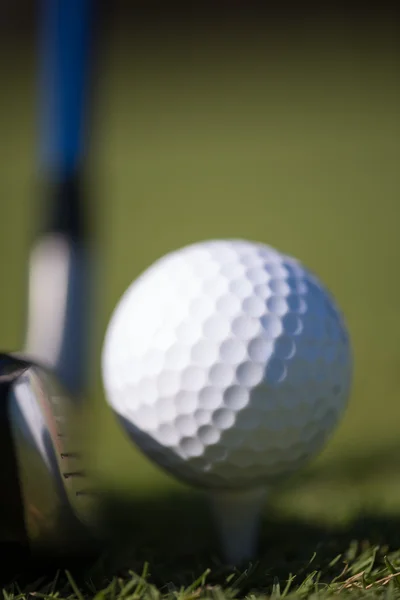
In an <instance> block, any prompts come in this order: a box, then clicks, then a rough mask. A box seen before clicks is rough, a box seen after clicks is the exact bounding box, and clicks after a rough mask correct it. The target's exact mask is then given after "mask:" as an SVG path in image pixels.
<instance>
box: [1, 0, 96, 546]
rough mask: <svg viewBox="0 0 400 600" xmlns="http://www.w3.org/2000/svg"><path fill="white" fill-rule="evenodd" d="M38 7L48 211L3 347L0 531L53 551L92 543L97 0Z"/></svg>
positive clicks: (45, 0) (44, 2)
mask: <svg viewBox="0 0 400 600" xmlns="http://www.w3.org/2000/svg"><path fill="white" fill-rule="evenodd" d="M39 8H40V12H39V74H40V78H39V108H40V119H39V156H40V164H39V167H40V171H39V173H40V181H41V183H42V184H43V187H44V194H43V195H44V198H45V200H46V202H45V206H44V210H43V211H42V212H43V213H44V214H45V216H46V219H45V222H44V223H43V227H42V230H41V231H40V234H39V236H38V238H36V239H35V242H34V244H33V247H32V251H31V254H30V262H29V284H28V320H27V335H26V341H25V348H24V351H23V353H21V354H18V355H17V354H15V355H10V354H0V411H1V412H0V417H1V418H0V426H1V429H2V431H3V435H2V444H1V445H2V452H1V457H2V462H3V463H4V465H3V467H2V468H3V471H5V472H6V474H7V477H6V485H5V488H4V489H5V490H6V492H5V493H4V494H3V497H2V500H1V502H2V504H3V507H2V508H3V510H2V521H3V522H4V527H3V525H2V529H3V531H2V535H1V539H2V540H5V541H12V542H17V543H20V544H21V547H27V548H29V551H33V552H34V553H39V554H43V553H47V554H50V555H52V556H54V555H57V554H62V555H64V554H69V553H70V552H73V553H74V554H77V553H79V552H86V549H87V548H89V547H90V548H91V547H92V545H93V539H92V536H91V534H90V533H89V529H88V528H87V527H86V517H85V515H90V516H91V517H92V518H93V519H94V518H95V512H96V511H95V508H94V506H93V502H94V497H93V496H92V495H91V494H90V493H89V492H90V490H89V489H88V488H89V486H88V484H87V480H86V475H85V473H86V469H85V461H84V458H83V455H82V443H81V442H82V436H81V435H80V434H79V429H80V428H81V429H82V419H81V417H82V408H83V402H84V401H83V398H84V395H85V392H86V391H87V389H86V388H87V380H88V372H89V339H90V326H91V319H90V315H91V314H92V312H93V308H92V299H93V296H92V293H91V292H92V286H93V281H92V266H91V249H90V247H89V246H90V242H89V237H90V236H89V231H88V230H89V228H88V222H87V215H86V208H87V207H86V203H85V200H86V197H85V192H84V175H85V173H84V171H85V166H86V148H85V144H86V138H87V135H86V129H87V127H86V121H87V118H86V112H87V107H88V104H89V96H90V87H91V77H90V69H91V63H92V49H93V31H94V29H95V21H96V19H95V16H96V15H95V13H96V11H95V10H94V6H93V2H92V1H91V0H41V3H40V5H39ZM88 505H90V510H87V509H86V508H85V507H87V506H88ZM3 517H4V518H3Z"/></svg>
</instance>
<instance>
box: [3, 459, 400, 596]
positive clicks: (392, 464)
mask: <svg viewBox="0 0 400 600" xmlns="http://www.w3.org/2000/svg"><path fill="white" fill-rule="evenodd" d="M398 456H399V452H398V449H397V448H388V449H386V451H385V452H384V451H382V452H381V453H374V454H373V455H371V456H370V457H369V456H365V455H364V456H362V457H361V456H360V457H357V456H355V457H353V458H352V459H348V458H347V459H346V460H343V461H340V462H337V463H333V464H332V465H329V466H322V467H321V468H318V469H317V468H316V469H314V470H312V471H310V472H308V473H305V474H303V476H302V477H300V478H298V480H297V481H296V482H294V481H292V483H291V484H289V486H287V487H286V493H287V492H288V490H289V493H290V489H294V488H295V487H296V486H298V485H301V483H302V482H304V483H306V485H307V486H309V485H311V487H312V483H313V482H315V484H317V483H319V482H331V483H333V484H335V483H337V484H340V483H343V482H344V483H346V482H353V483H354V485H355V486H357V484H358V483H362V482H365V481H368V480H369V479H370V478H373V477H375V475H376V471H377V470H379V471H382V469H385V470H387V471H388V472H389V473H390V472H392V473H393V472H394V471H395V470H397V468H398V467H399V466H400V465H399V462H400V461H399V460H398V458H397V457H398ZM296 479H297V478H296ZM343 501H344V502H346V495H344V498H343ZM103 509H104V516H105V519H106V521H107V523H108V530H109V531H110V532H112V537H113V543H112V545H110V546H109V547H108V548H107V550H106V551H105V552H104V551H103V552H102V554H101V556H100V558H99V557H96V558H95V559H94V558H93V557H89V558H88V560H87V561H86V562H85V561H82V560H80V561H79V564H76V563H75V562H74V561H72V562H69V563H68V562H66V563H60V564H54V563H53V564H52V563H51V562H50V563H49V564H48V566H47V567H45V566H44V564H43V563H40V564H38V563H36V564H35V563H33V562H32V561H30V560H29V559H27V558H26V557H22V556H21V555H18V549H16V548H13V549H12V552H14V555H12V552H11V551H10V552H8V551H7V549H5V550H4V551H2V550H1V547H0V551H1V556H4V557H5V556H7V555H6V554H5V552H8V558H9V559H10V560H9V561H6V560H5V559H3V560H2V562H1V563H0V570H1V571H2V576H1V583H2V584H3V585H4V584H6V582H10V581H11V580H14V582H15V581H17V582H18V583H19V585H20V587H22V588H24V587H25V586H26V585H27V583H28V582H34V581H36V580H37V579H39V578H41V580H42V581H45V580H51V579H53V578H54V574H55V572H56V570H57V569H62V570H63V569H65V568H68V569H70V570H71V572H72V573H73V575H74V578H75V579H76V581H77V583H78V585H81V586H82V587H83V588H84V589H85V590H86V592H85V593H87V594H89V595H93V596H94V592H93V589H92V592H93V594H91V592H90V591H89V590H88V588H87V581H88V580H89V581H90V582H91V585H94V586H95V587H96V588H97V589H102V588H103V587H104V586H105V585H107V581H109V580H110V579H111V578H112V577H113V576H115V575H121V576H124V575H126V574H128V573H129V571H134V572H136V573H139V574H140V573H141V572H142V571H143V567H144V565H145V564H146V563H149V573H150V576H149V577H150V581H151V582H152V583H154V584H155V585H156V586H157V587H159V588H161V589H162V590H164V591H167V590H168V589H179V588H180V587H182V586H183V587H186V586H189V585H191V584H192V583H193V581H194V580H196V579H197V578H198V577H199V576H200V575H201V574H202V573H204V572H205V570H206V569H211V572H210V574H209V576H208V577H207V582H208V583H209V584H210V585H212V584H219V585H228V584H227V583H226V582H227V577H228V575H230V574H231V573H233V572H234V571H233V569H232V568H228V567H225V566H224V565H223V564H222V563H221V562H220V560H219V558H218V547H217V543H216V539H215V536H214V529H213V523H212V519H211V515H210V513H209V510H208V506H207V504H206V502H205V499H204V497H203V496H202V495H201V494H196V493H187V494H185V493H182V492H169V493H167V492H164V493H161V492H159V493H157V492H155V493H154V494H153V495H152V496H151V497H143V498H141V497H137V498H135V497H132V498H128V497H125V498H124V497H121V496H118V495H114V496H113V495H111V494H108V495H104V496H103ZM374 546H379V551H378V554H377V557H376V560H382V561H383V557H384V555H385V554H387V553H389V552H392V551H396V550H398V549H399V548H400V507H399V516H398V517H397V516H393V517H389V516H384V515H378V514H376V513H368V512H367V513H365V514H362V515H359V516H357V517H356V518H355V519H353V520H352V521H351V522H348V523H347V524H345V525H343V526H341V527H339V526H328V525H327V526H323V525H316V524H313V523H308V522H306V521H305V520H300V519H297V518H294V517H285V516H282V514H278V513H275V512H273V511H270V512H268V513H267V514H266V516H265V518H264V521H263V529H262V537H261V542H260V549H259V554H258V556H259V559H258V560H257V563H255V564H254V565H252V566H251V568H249V569H246V574H245V576H243V575H241V576H240V579H239V581H238V580H237V579H236V583H235V585H236V588H237V589H239V594H240V595H243V594H246V593H249V591H250V590H258V591H259V592H263V591H269V592H270V591H271V586H272V584H273V582H274V581H276V578H278V579H279V581H280V582H281V585H282V584H284V582H285V581H286V580H287V579H288V577H289V576H290V574H291V573H292V574H296V582H297V581H298V583H300V582H301V581H302V580H304V579H305V578H306V577H307V575H308V574H309V573H311V572H313V571H321V572H322V576H321V580H320V581H324V580H325V581H331V580H332V578H334V577H337V576H338V575H339V574H340V573H341V571H342V570H343V565H344V562H345V561H346V560H347V561H351V560H354V558H355V556H356V555H359V554H360V552H362V551H363V549H366V548H372V547H374ZM349 553H350V554H349ZM351 554H353V556H350V555H351ZM339 555H340V556H339ZM338 556H339V558H338V559H337V560H336V562H335V559H336V558H337V557H338ZM399 558H400V557H399ZM11 559H12V560H11ZM62 573H63V571H62ZM238 576H239V575H238V574H236V577H238ZM60 577H61V579H62V577H63V575H62V574H61V576H60ZM61 579H60V581H61ZM64 579H65V578H64ZM234 582H235V579H234ZM60 585H61V583H59V584H57V590H59V589H60V587H59V586H60ZM63 585H64V586H66V588H65V589H67V588H68V586H69V583H68V581H67V580H65V581H64V584H63ZM85 586H86V587H85ZM33 588H34V589H37V583H35V584H34V585H33ZM68 589H69V592H68V594H66V595H69V594H70V593H71V589H70V588H68Z"/></svg>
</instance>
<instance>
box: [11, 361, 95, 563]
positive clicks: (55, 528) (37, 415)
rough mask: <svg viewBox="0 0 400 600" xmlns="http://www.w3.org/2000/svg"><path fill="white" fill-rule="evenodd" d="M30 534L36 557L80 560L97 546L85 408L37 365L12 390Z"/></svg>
mask: <svg viewBox="0 0 400 600" xmlns="http://www.w3.org/2000/svg"><path fill="white" fill-rule="evenodd" d="M6 404H7V412H8V422H9V429H10V432H11V438H12V444H13V449H14V455H15V462H16V468H17V471H18V480H19V488H20V498H21V507H22V514H23V520H24V528H25V534H26V538H27V541H28V545H29V547H30V548H31V549H32V550H33V551H34V553H36V554H51V555H53V556H54V555H55V554H62V555H69V554H74V555H76V554H80V553H87V552H91V551H92V549H94V547H95V545H96V541H95V538H94V535H93V532H95V531H96V518H97V500H96V496H95V495H94V494H93V493H91V490H90V484H89V481H88V478H87V474H86V468H87V465H86V463H85V459H84V454H83V453H82V451H83V447H84V444H83V443H82V442H83V433H84V431H83V425H84V424H83V422H82V418H81V417H82V415H81V412H80V409H79V406H78V405H77V404H76V403H75V402H74V401H73V400H72V399H71V398H70V397H69V396H67V395H66V394H65V392H64V390H63V389H62V388H61V386H60V385H59V384H58V382H57V381H56V380H55V378H54V376H53V375H52V374H51V373H50V372H49V371H47V370H46V369H43V368H42V367H39V366H37V365H35V364H32V363H30V364H28V365H27V366H26V368H25V369H23V370H22V371H21V372H18V374H17V376H16V377H15V379H14V380H13V381H12V383H11V384H10V385H9V387H8V390H7V398H6Z"/></svg>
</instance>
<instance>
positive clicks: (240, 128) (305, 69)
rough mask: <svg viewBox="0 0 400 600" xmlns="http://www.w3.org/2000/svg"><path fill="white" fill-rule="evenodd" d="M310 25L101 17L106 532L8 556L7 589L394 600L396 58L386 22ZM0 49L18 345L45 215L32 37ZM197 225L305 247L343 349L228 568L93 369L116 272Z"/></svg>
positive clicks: (397, 570)
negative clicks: (241, 27) (29, 269)
mask: <svg viewBox="0 0 400 600" xmlns="http://www.w3.org/2000/svg"><path fill="white" fill-rule="evenodd" d="M313 33H314V35H313V36H312V35H310V32H306V31H304V32H303V34H299V33H296V34H294V33H293V32H288V31H286V32H284V33H282V32H277V33H275V34H273V33H271V34H270V35H268V36H265V35H264V34H257V32H254V31H253V32H252V33H251V35H247V34H245V33H243V32H242V33H241V34H240V35H237V36H235V35H231V36H228V35H226V34H223V35H222V34H221V33H220V32H219V33H218V32H217V31H215V32H210V31H209V32H208V34H207V36H204V32H200V33H197V34H196V32H188V34H187V36H186V37H182V38H179V39H174V41H173V42H172V40H171V38H170V37H168V36H167V35H164V36H163V35H161V34H160V32H154V33H153V37H152V36H151V34H150V33H149V32H147V35H146V36H144V38H143V39H141V38H140V37H138V36H132V34H131V33H130V32H129V31H128V30H126V31H125V32H124V30H123V29H119V30H118V31H117V30H111V31H110V35H109V37H108V39H107V44H106V46H105V47H104V57H103V59H104V61H103V63H102V68H101V78H100V79H99V86H98V91H97V101H98V110H97V112H96V114H95V123H96V135H95V136H94V139H93V149H94V154H93V160H92V165H91V173H92V175H93V188H92V198H93V199H92V204H93V209H94V210H93V219H94V224H95V225H96V227H97V231H98V242H99V248H100V254H99V256H98V275H99V294H98V305H97V306H96V307H95V309H96V310H97V315H98V317H97V321H96V328H95V341H94V344H93V365H94V366H93V383H92V397H93V398H92V404H91V407H90V411H89V412H90V414H89V415H88V420H89V423H88V430H89V431H94V432H95V433H94V435H93V438H92V441H93V442H94V450H93V454H92V462H93V468H94V471H95V477H96V480H97V484H98V485H99V486H100V488H101V489H102V490H103V491H104V495H105V496H104V497H105V498H107V502H106V508H107V510H108V511H109V515H110V522H111V523H112V527H113V528H114V530H115V532H117V533H119V535H118V540H119V544H118V546H117V547H115V548H113V551H112V552H108V553H107V554H105V555H104V556H102V557H101V558H100V559H99V560H98V561H95V563H94V564H93V563H92V562H91V563H90V564H88V565H67V566H68V567H69V570H66V568H64V567H66V566H65V565H61V566H58V567H57V568H56V567H55V566H53V567H52V568H48V569H45V568H44V566H42V565H36V566H35V565H26V564H24V563H23V562H22V560H21V561H20V562H18V561H17V564H16V566H15V569H16V570H15V571H14V572H13V575H12V576H11V575H9V577H8V579H7V578H6V579H7V581H6V579H5V580H4V589H3V595H4V597H5V598H6V599H7V600H8V599H9V598H10V599H11V598H28V597H32V596H37V597H46V598H48V597H57V598H76V599H77V600H81V598H82V597H84V598H98V600H100V599H101V600H102V599H104V600H107V599H108V598H110V600H112V599H117V598H132V599H133V598H135V599H136V598H153V599H156V598H182V599H188V600H189V599H191V598H216V599H217V600H223V599H225V598H232V597H244V596H246V597H248V598H254V599H257V600H258V599H259V598H267V597H273V598H278V597H279V596H285V595H286V596H287V597H299V598H318V599H323V598H328V597H329V596H333V595H337V594H338V593H339V592H340V594H341V595H342V596H344V597H346V595H347V596H349V597H351V598H357V597H364V596H365V597H368V598H374V597H377V598H378V597H379V598H392V597H393V598H396V597H400V591H399V586H400V550H399V549H400V464H399V463H400V452H399V449H400V448H399V439H398V423H399V422H400V403H399V401H398V398H399V383H400V379H399V364H400V349H399V348H400V346H399V343H398V340H399V338H400V312H399V310H398V298H399V296H400V280H399V277H398V265H399V250H398V219H399V216H400V209H399V204H398V190H399V183H400V170H399V168H398V160H399V156H400V152H399V151H400V141H399V140H400V136H399V133H400V117H399V111H398V106H399V100H400V88H399V85H398V66H399V65H398V55H397V53H396V51H395V47H394V42H393V41H392V38H391V33H390V29H389V28H388V27H386V28H384V29H379V28H377V27H376V28H375V29H371V30H368V31H364V33H363V35H360V36H358V37H356V36H354V35H353V33H354V32H352V31H346V30H345V29H343V28H341V29H340V30H336V31H330V32H329V31H324V32H320V33H319V35H316V33H315V31H314V30H313ZM339 41H340V43H339ZM3 44H6V47H5V49H6V51H7V52H8V54H7V52H5V53H3V54H2V55H1V56H2V57H6V56H9V55H10V53H13V57H14V68H13V69H7V71H4V72H7V75H6V77H7V83H6V85H4V94H3V98H2V102H3V107H2V110H1V111H0V125H1V131H2V135H3V139H5V140H7V153H6V154H5V156H4V158H3V159H2V162H1V166H0V193H1V197H2V198H3V202H4V207H7V209H6V212H4V214H5V217H4V218H2V219H1V220H0V252H1V255H2V256H3V257H6V260H4V259H3V260H2V261H1V263H0V274H1V280H2V281H3V282H4V281H7V286H3V288H2V294H1V297H0V308H1V314H3V315H7V318H6V319H2V321H1V323H0V336H1V340H2V344H3V346H4V348H13V349H14V348H17V347H18V346H19V345H20V344H21V343H22V339H23V335H22V334H23V327H24V290H25V287H24V286H25V276H26V257H27V251H28V247H29V240H30V236H31V234H32V233H33V232H34V229H35V227H36V225H37V223H38V219H39V214H38V212H37V209H36V205H35V203H34V200H35V182H36V180H35V177H36V175H35V137H34V136H35V116H36V115H35V112H34V108H33V107H34V92H35V88H34V73H35V72H34V68H35V65H34V63H33V61H32V48H31V47H30V46H29V44H28V43H27V44H26V45H25V46H24V45H23V44H21V43H20V41H18V40H17V41H16V40H14V39H13V38H10V40H8V41H7V40H6V41H3ZM7 44H8V45H7ZM1 60H5V58H4V59H3V58H2V59H1ZM36 191H37V190H36ZM36 198H37V195H36ZM210 237H245V238H252V239H257V240H260V241H263V242H266V243H270V244H272V245H274V246H277V247H278V248H281V249H283V250H284V251H286V252H288V253H292V254H294V255H296V256H297V257H298V258H300V259H301V260H303V261H304V262H305V263H306V264H307V265H309V266H310V267H311V268H312V269H313V270H314V271H316V272H317V273H318V275H319V276H320V277H321V278H322V279H323V280H324V281H325V282H326V284H327V285H328V286H329V288H330V289H331V290H332V291H333V293H334V294H335V296H336V297H337V299H338V301H339V303H340V305H341V306H342V308H343V310H344V313H345V315H346V319H347V322H348V326H349V329H350V333H351V338H352V340H353V349H354V356H355V379H354V387H353V391H352V396H351V402H350V405H349V409H348V411H347V413H346V415H345V418H344V420H343V422H342V424H341V426H340V427H339V429H338V431H337V432H336V433H335V436H334V437H333V439H332V440H331V442H330V443H329V445H328V446H327V448H326V450H325V451H324V452H323V454H322V455H321V456H320V457H319V458H318V459H317V460H316V461H315V462H314V463H313V464H312V465H310V467H309V468H308V469H307V470H306V471H305V472H304V473H301V474H299V475H298V476H296V477H295V478H294V479H293V480H291V481H290V482H287V484H286V485H285V486H284V487H283V488H282V489H279V490H275V491H274V492H273V493H272V494H271V498H270V502H269V504H268V506H267V507H266V510H265V515H264V522H263V532H262V539H261V544H260V552H259V560H258V561H257V562H255V563H254V564H251V565H246V566H245V567H244V568H243V569H241V570H240V571H238V572H236V571H235V570H233V569H229V568H227V567H224V566H223V565H222V564H221V562H220V560H219V558H218V551H217V546H216V543H215V539H214V533H213V527H212V522H211V520H210V517H209V514H208V512H207V505H206V503H205V501H204V499H203V497H202V496H201V495H200V494H199V493H198V492H194V491H192V490H190V489H188V488H186V487H185V486H183V485H181V484H179V483H177V482H175V481H173V480H172V479H171V478H169V477H168V476H167V475H166V474H164V473H161V472H160V471H159V470H158V469H157V468H156V467H154V466H153V465H151V464H149V463H148V462H147V460H146V459H145V458H144V457H142V456H141V455H140V454H139V452H138V451H137V450H135V448H133V447H132V446H131V444H130V443H129V442H128V440H127V439H126V438H125V437H124V435H123V434H122V432H121V431H120V430H119V428H118V426H117V424H116V422H115V421H114V420H113V418H112V415H111V413H110V411H109V410H108V409H107V407H106V405H105V403H104V400H103V395H102V390H101V379H100V369H99V358H100V351H101V342H102V337H103V335H104V331H105V327H106V324H107V321H108V318H109V316H110V314H111V311H112V309H113V306H114V305H115V303H116V301H117V300H118V298H119V297H120V295H121V293H122V292H123V291H124V289H125V288H126V287H127V285H128V284H129V283H130V282H131V280H132V279H133V278H134V277H136V276H137V275H138V274H139V273H140V272H141V271H142V270H143V269H144V268H146V267H147V266H148V265H149V264H150V263H151V262H152V261H153V260H155V259H156V258H157V257H159V256H160V255H162V254H164V253H165V252H167V251H169V250H171V249H174V248H177V247H179V246H181V245H183V244H186V243H190V242H192V241H196V240H200V239H205V238H210ZM127 534H128V535H127Z"/></svg>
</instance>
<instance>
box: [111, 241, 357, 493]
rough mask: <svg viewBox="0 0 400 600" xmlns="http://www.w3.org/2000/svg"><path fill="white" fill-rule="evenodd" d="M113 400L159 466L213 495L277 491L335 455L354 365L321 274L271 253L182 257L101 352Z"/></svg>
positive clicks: (151, 281) (181, 253)
mask: <svg viewBox="0 0 400 600" xmlns="http://www.w3.org/2000/svg"><path fill="white" fill-rule="evenodd" d="M102 363H103V379H104V388H105V391H106V396H107V398H108V402H109V403H110V404H111V406H112V407H113V409H114V411H115V412H116V413H117V414H118V416H119V417H120V419H121V421H122V423H123V424H124V427H125V429H126V431H127V432H128V434H129V435H130V436H131V437H132V439H133V440H134V441H135V442H136V444H137V445H138V446H139V447H140V448H141V450H142V451H143V452H144V453H145V454H147V455H148V456H149V457H151V458H152V459H153V460H154V461H155V462H156V463H158V464H159V465H161V466H162V467H164V468H165V469H167V470H168V471H169V472H171V473H172V474H174V475H175V476H177V477H179V478H181V479H183V480H185V481H187V482H190V483H192V484H194V485H198V486H201V487H204V488H211V489H221V490H223V489H225V490H229V489H231V490H234V489H246V488H251V487H255V486H262V485H267V484H269V483H272V482H274V481H275V480H276V479H278V478H280V477H282V476H285V475H287V474H289V473H290V472H292V471H294V470H296V469H298V468H299V467H300V466H301V465H302V464H304V463H305V462H306V461H307V460H308V459H309V458H310V457H312V456H313V455H315V454H316V453H317V452H318V451H319V450H320V449H321V448H322V447H323V445H324V443H325V442H326V440H327V437H328V436H329V434H330V433H331V432H332V431H333V429H334V428H335V426H336V424H337V422H338V420H339V418H340V416H341V415H342V413H343V411H344V409H345V407H346V404H347V399H348V395H349V391H350V386H351V377H352V357H351V349H350V344H349V337H348V333H347V330H346V326H345V324H344V321H343V318H342V316H341V314H340V312H339V310H338V308H337V307H336V305H335V303H334V301H333V299H332V297H331V295H330V294H329V293H328V291H327V290H326V289H325V288H324V286H323V285H322V284H321V283H320V281H319V280H318V279H317V277H316V276H315V275H313V274H312V273H311V272H310V271H308V270H307V269H306V268H305V267H304V266H302V265H301V264H300V263H299V262H298V261H297V260H295V259H294V258H292V257H289V256H286V255H284V254H281V253H280V252H278V251H277V250H275V249H273V248H271V247H269V246H266V245H264V244H261V243H253V242H247V241H242V240H215V241H206V242H202V243H197V244H193V245H190V246H188V247H185V248H183V249H180V250H178V251H176V252H172V253H170V254H168V255H166V256H165V257H163V258H161V259H160V260H158V261H157V262H156V263H155V264H154V265H153V266H151V267H150V268H149V269H148V270H147V271H145V272H144V273H143V274H142V275H141V276H140V277H139V278H138V279H137V280H136V281H134V282H133V283H132V285H131V286H130V287H129V288H128V290H127V291H126V292H125V294H124V295H123V297H122V299H121V301H120V302H119V304H118V306H117V307H116V309H115V311H114V314H113V316H112V318H111V321H110V324H109V327H108V330H107V333H106V338H105V343H104V348H103V357H102Z"/></svg>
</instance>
